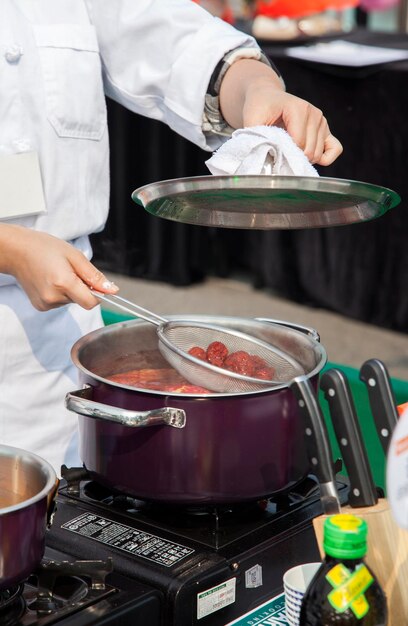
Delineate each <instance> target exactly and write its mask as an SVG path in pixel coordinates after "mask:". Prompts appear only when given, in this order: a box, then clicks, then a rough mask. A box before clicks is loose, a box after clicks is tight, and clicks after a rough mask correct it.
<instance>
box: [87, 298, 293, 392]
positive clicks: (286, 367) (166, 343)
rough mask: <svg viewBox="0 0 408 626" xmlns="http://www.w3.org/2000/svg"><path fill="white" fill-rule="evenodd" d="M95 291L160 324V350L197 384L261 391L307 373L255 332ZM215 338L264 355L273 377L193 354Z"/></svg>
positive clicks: (214, 388) (235, 349)
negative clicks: (165, 312)
mask: <svg viewBox="0 0 408 626" xmlns="http://www.w3.org/2000/svg"><path fill="white" fill-rule="evenodd" d="M92 293H93V294H94V295H96V296H97V297H98V298H99V299H100V300H103V301H104V302H108V303H109V304H112V305H113V306H115V307H117V308H119V309H120V310H122V311H126V312H127V313H130V314H131V315H135V316H138V317H141V318H142V319H144V320H145V321H147V322H149V323H151V324H154V325H155V326H156V327H157V337H158V346H159V350H160V352H161V353H162V355H163V356H164V358H165V359H166V361H168V363H170V365H171V366H172V367H174V369H175V370H177V371H178V372H179V374H181V376H183V377H184V378H186V379H187V380H188V381H189V382H190V383H192V384H193V385H198V386H200V387H204V388H205V389H209V390H211V391H216V392H218V393H240V392H245V391H261V390H262V389H265V388H266V387H271V386H272V385H281V384H285V383H287V382H289V380H291V379H292V378H294V377H295V376H300V375H301V374H304V370H303V368H302V367H301V365H300V363H299V362H298V361H296V360H295V359H294V358H293V357H291V356H290V355H288V354H287V353H286V352H284V351H283V350H280V349H279V348H277V347H276V346H274V345H273V344H271V343H267V342H265V341H262V340H260V339H257V338H256V337H254V336H253V335H249V334H247V333H243V332H242V331H238V330H235V329H232V328H223V327H222V326H221V325H215V324H210V323H208V322H197V321H194V320H189V319H187V320H186V319H182V320H181V319H179V320H175V319H174V318H173V320H167V319H166V318H164V317H161V316H159V315H156V313H153V311H149V310H148V309H145V308H144V307H141V306H139V305H138V304H135V303H134V302H131V301H130V300H127V299H126V298H122V297H121V296H117V295H112V294H103V293H99V292H96V291H93V292H92ZM213 342H222V343H223V344H224V346H225V347H226V348H227V349H228V354H233V353H235V352H239V351H244V352H247V353H248V354H250V355H251V356H257V357H258V358H259V359H262V361H264V362H265V366H266V367H267V368H271V371H272V372H273V374H272V375H273V379H266V380H264V379H261V378H256V377H252V376H249V375H244V374H239V373H237V372H234V371H231V370H228V369H226V368H223V367H217V366H215V365H213V364H212V363H209V362H207V361H203V360H202V359H199V358H196V357H194V356H192V355H191V354H189V350H190V349H191V348H193V347H196V346H198V347H201V348H203V349H204V350H206V349H207V347H208V346H209V345H210V344H211V343H213Z"/></svg>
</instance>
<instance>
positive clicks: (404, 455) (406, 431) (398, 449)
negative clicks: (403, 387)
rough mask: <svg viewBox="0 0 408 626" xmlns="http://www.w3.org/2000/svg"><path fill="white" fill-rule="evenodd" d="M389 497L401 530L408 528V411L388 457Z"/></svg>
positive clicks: (398, 425) (396, 431)
mask: <svg viewBox="0 0 408 626" xmlns="http://www.w3.org/2000/svg"><path fill="white" fill-rule="evenodd" d="M386 473H387V497H388V501H389V503H390V507H391V511H392V514H393V516H394V518H395V520H396V522H397V524H398V526H401V528H408V409H406V410H405V411H404V412H403V413H402V415H401V417H400V418H399V420H398V423H397V426H396V427H395V430H394V433H393V436H392V439H391V443H390V447H389V450H388V455H387V470H386Z"/></svg>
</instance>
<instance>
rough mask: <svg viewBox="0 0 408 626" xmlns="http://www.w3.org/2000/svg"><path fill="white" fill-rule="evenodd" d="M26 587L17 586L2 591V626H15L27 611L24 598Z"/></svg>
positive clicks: (0, 609) (0, 600) (0, 598)
mask: <svg viewBox="0 0 408 626" xmlns="http://www.w3.org/2000/svg"><path fill="white" fill-rule="evenodd" d="M23 589H24V585H15V586H13V587H10V588H9V589H4V590H3V591H0V624H1V625H2V626H13V625H14V624H16V623H17V622H18V620H19V619H20V618H21V616H22V615H24V613H25V610H26V603H25V600H24V598H23Z"/></svg>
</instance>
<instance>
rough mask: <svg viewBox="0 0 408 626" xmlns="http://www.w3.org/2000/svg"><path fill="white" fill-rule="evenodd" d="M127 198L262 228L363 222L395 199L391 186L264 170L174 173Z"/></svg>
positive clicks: (153, 208) (159, 210) (184, 216)
mask: <svg viewBox="0 0 408 626" xmlns="http://www.w3.org/2000/svg"><path fill="white" fill-rule="evenodd" d="M132 199H133V200H134V201H135V202H137V203H139V204H141V205H142V206H143V207H144V208H145V209H146V210H147V211H148V212H149V213H151V214H152V215H156V216H158V217H163V218H166V219H168V220H173V221H175V222H182V223H185V224H196V225H199V226H218V227H223V228H247V229H249V228H255V229H265V230H267V229H293V228H321V227H326V226H342V225H345V224H354V223H356V222H365V221H368V220H372V219H374V218H376V217H379V216H380V215H383V214H384V213H386V212H387V211H388V210H389V209H392V208H393V207H395V206H397V204H399V202H400V201H401V198H400V196H399V195H398V194H397V193H395V191H392V190H391V189H387V188H385V187H379V186H377V185H371V184H369V183H363V182H358V181H354V180H342V179H340V178H324V177H322V178H319V177H302V176H266V175H261V176H197V177H192V178H176V179H173V180H165V181H161V182H157V183H151V184H149V185H145V186H143V187H140V188H139V189H136V190H135V191H134V192H133V193H132Z"/></svg>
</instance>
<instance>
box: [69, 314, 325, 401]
mask: <svg viewBox="0 0 408 626" xmlns="http://www.w3.org/2000/svg"><path fill="white" fill-rule="evenodd" d="M209 318H211V319H217V320H219V319H220V318H221V319H222V320H224V321H231V322H234V321H250V322H256V323H257V324H267V325H268V326H271V325H274V326H279V327H280V328H281V327H282V326H285V327H286V325H285V322H283V321H282V322H281V321H280V320H270V321H269V320H268V319H267V318H248V317H232V316H225V315H219V316H214V315H198V314H191V315H178V316H172V315H167V316H166V319H167V320H169V321H171V320H173V319H177V320H182V319H186V320H188V319H191V320H194V321H203V320H206V321H208V320H209ZM141 324H146V322H145V321H144V320H142V319H131V320H126V321H121V322H117V323H115V324H109V325H108V326H104V327H101V328H98V329H97V330H94V331H92V332H90V333H88V334H86V335H84V336H83V337H81V338H80V339H78V341H76V342H75V343H74V345H73V346H72V349H71V359H72V362H73V364H74V365H75V366H76V367H77V368H78V369H79V370H80V371H81V372H83V373H84V374H86V375H88V376H90V377H92V378H93V379H94V380H97V381H99V382H101V383H104V384H108V385H109V386H112V387H117V388H118V389H127V390H129V391H133V392H135V391H137V392H141V393H144V394H146V395H148V396H152V395H153V396H159V397H162V396H164V397H171V398H173V399H174V398H198V399H205V398H211V399H217V398H227V397H230V398H231V397H238V396H239V397H242V396H255V395H259V394H265V393H271V392H273V391H281V390H282V389H288V388H289V384H287V383H286V384H285V383H282V384H281V385H273V386H271V387H265V389H257V390H256V391H242V392H239V393H233V392H230V393H218V392H212V393H205V394H204V393H203V394H199V393H195V394H194V393H171V392H168V391H158V390H153V389H144V388H142V387H134V386H132V385H125V384H121V383H118V382H116V381H113V380H109V379H108V378H104V377H103V376H100V375H99V374H96V373H95V372H92V371H91V370H88V369H87V368H86V367H85V366H84V365H83V364H82V363H81V361H80V360H79V356H78V355H79V353H80V351H81V349H82V348H84V347H85V346H86V345H87V344H89V343H91V342H92V340H93V339H94V338H95V337H100V336H103V335H104V334H109V333H112V329H115V328H118V327H119V328H126V327H128V326H136V325H141ZM296 326H297V327H298V328H299V330H297V329H295V328H293V327H291V326H290V322H288V325H287V327H288V328H289V329H290V331H291V332H292V333H295V334H298V335H299V336H301V337H302V338H304V337H305V332H302V331H301V330H300V329H301V328H304V329H305V331H307V332H306V334H307V336H308V339H309V340H310V342H311V344H312V345H314V347H315V348H316V350H317V351H318V352H319V356H320V359H319V362H318V363H317V364H316V366H315V367H314V368H313V369H312V370H311V371H310V372H308V373H307V374H306V377H307V378H313V377H314V376H315V375H317V374H319V372H320V371H321V370H322V369H323V367H324V366H325V365H326V363H327V353H326V350H325V348H324V347H323V346H322V344H321V343H320V342H319V341H318V340H317V339H316V338H315V337H316V336H318V334H317V333H315V336H311V335H310V334H309V331H310V330H311V329H309V328H307V327H302V326H301V325H299V324H297V325H296Z"/></svg>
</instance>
